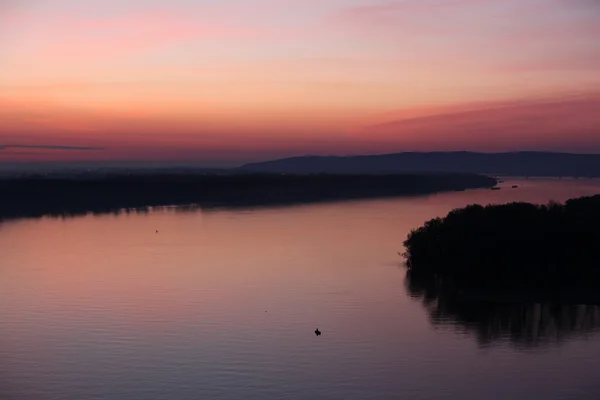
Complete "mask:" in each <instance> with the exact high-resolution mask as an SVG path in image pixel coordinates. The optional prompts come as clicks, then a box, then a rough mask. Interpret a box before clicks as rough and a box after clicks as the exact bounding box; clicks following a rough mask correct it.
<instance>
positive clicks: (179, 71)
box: [0, 0, 600, 163]
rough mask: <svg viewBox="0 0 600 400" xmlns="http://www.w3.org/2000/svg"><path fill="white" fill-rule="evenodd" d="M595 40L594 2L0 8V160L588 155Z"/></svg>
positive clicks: (599, 23) (598, 86)
mask: <svg viewBox="0 0 600 400" xmlns="http://www.w3.org/2000/svg"><path fill="white" fill-rule="evenodd" d="M599 37H600V2H598V1H597V0H543V1H542V0H396V1H394V0H390V1H376V0H361V1H359V0H319V1H317V0H304V1H302V2H292V1H287V0H219V1H216V0H204V1H192V0H170V1H162V0H153V1H142V0H132V1H127V2H124V1H121V0H102V1H100V0H98V1H95V0H89V1H85V2H83V1H78V0H28V1H22V2H21V1H8V2H2V3H0V58H1V60H2V62H1V63H0V161H34V160H56V161H58V160H175V161H199V162H207V163H211V162H214V163H217V162H230V163H239V162H244V161H249V160H256V159H264V158H274V157H281V156H289V155H298V154H309V153H312V154H359V153H379V152H391V151H415V150H423V151H431V150H480V151H514V150H555V151H569V152H600V117H599V115H600V113H599V111H598V110H600V41H599V40H598V38H599ZM86 147H90V149H85V148H86Z"/></svg>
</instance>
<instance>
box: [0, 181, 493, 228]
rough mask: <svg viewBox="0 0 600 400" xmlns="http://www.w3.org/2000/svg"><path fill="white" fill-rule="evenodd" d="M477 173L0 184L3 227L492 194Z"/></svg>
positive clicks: (488, 182) (0, 211)
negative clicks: (131, 212) (66, 219)
mask: <svg viewBox="0 0 600 400" xmlns="http://www.w3.org/2000/svg"><path fill="white" fill-rule="evenodd" d="M496 183H497V181H496V179H494V178H490V177H487V176H482V175H476V174H456V173H448V174H441V173H440V174H387V175H336V174H312V175H283V174H239V175H219V174H168V173H162V174H159V173H157V174H151V175H128V174H109V175H105V176H98V177H85V178H78V179H68V178H43V177H26V178H11V179H3V180H0V220H2V219H14V218H30V217H41V216H71V215H73V216H74V215H82V214H87V213H110V212H115V211H119V210H127V209H137V208H145V207H161V206H190V205H195V206H199V207H206V208H212V207H223V208H244V207H261V206H279V205H294V204H304V203H314V202H324V201H340V200H353V199H370V198H385V197H397V196H411V195H424V194H431V193H436V192H444V191H456V190H466V189H478V188H490V187H492V186H495V185H496Z"/></svg>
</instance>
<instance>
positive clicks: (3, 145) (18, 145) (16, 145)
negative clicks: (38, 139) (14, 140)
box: [0, 144, 106, 151]
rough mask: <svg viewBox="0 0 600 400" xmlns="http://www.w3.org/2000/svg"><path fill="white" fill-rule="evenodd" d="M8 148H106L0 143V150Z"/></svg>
mask: <svg viewBox="0 0 600 400" xmlns="http://www.w3.org/2000/svg"><path fill="white" fill-rule="evenodd" d="M8 149H37V150H68V151H104V150H106V149H105V148H103V147H91V146H63V145H29V144H0V150H8Z"/></svg>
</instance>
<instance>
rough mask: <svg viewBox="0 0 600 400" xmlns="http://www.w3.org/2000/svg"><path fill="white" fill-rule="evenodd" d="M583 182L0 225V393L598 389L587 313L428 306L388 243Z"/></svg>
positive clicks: (592, 322) (585, 393) (568, 194)
mask: <svg viewBox="0 0 600 400" xmlns="http://www.w3.org/2000/svg"><path fill="white" fill-rule="evenodd" d="M513 184H517V185H519V187H518V188H517V189H511V188H510V186H511V185H513ZM597 193H600V181H598V180H522V181H512V180H507V182H506V183H505V184H504V185H503V189H502V190H500V191H491V190H475V191H466V192H452V193H444V194H437V195H431V196H424V197H411V198H397V199H386V200H372V201H357V202H346V203H330V204H316V205H306V206H298V207H282V208H272V209H255V210H246V211H228V210H211V211H208V210H199V211H194V212H185V211H181V210H179V209H166V210H157V211H152V212H150V213H147V214H144V213H129V214H120V215H111V214H106V215H98V216H91V215H90V216H85V217H76V218H67V219H64V220H63V219H50V218H44V219H30V220H16V221H10V222H3V223H0V267H1V268H0V333H1V335H2V340H1V341H0V397H2V398H6V399H18V400H22V399H26V400H29V399H35V400H47V399H48V400H49V399H61V400H71V399H73V400H80V399H127V400H129V399H136V400H143V399H182V400H186V399H199V398H207V399H240V398H249V399H250V398H251V399H283V398H285V399H365V398H377V399H392V398H405V399H465V398H473V399H484V398H485V399H534V398H539V399H597V398H599V397H600V383H598V380H597V371H598V370H599V369H600V358H599V357H598V356H599V355H600V342H599V341H598V339H599V338H600V335H598V333H599V330H600V329H599V328H600V312H599V311H598V308H597V307H594V306H587V307H585V306H574V307H562V308H560V309H559V310H558V311H556V310H554V311H552V310H550V311H548V310H547V309H546V308H545V307H546V306H544V305H542V306H537V308H536V306H533V305H530V306H526V307H525V308H523V309H520V310H521V311H520V312H521V313H522V317H521V318H520V319H519V321H520V322H519V323H518V324H516V323H515V324H512V325H510V326H506V325H502V323H503V322H505V320H504V319H500V318H499V319H498V322H499V323H498V324H497V325H496V326H491V325H492V323H493V321H494V319H493V318H490V319H488V320H486V321H492V322H490V326H487V327H484V326H483V325H482V324H480V325H477V324H471V325H469V324H464V323H461V322H459V321H457V320H456V319H454V318H452V317H451V316H448V315H443V313H442V314H441V315H437V316H435V315H434V316H433V317H431V318H430V313H429V312H428V310H427V309H426V308H425V307H423V305H422V304H421V301H420V300H417V299H415V298H413V297H411V295H409V294H407V290H406V288H405V283H404V280H405V271H404V269H403V268H402V266H401V263H402V259H401V258H400V257H399V256H398V254H397V252H399V251H400V252H402V247H401V246H402V241H403V240H404V238H405V237H406V235H407V234H408V232H409V231H410V230H411V229H413V228H416V227H418V226H420V225H421V224H422V223H423V222H424V221H425V220H427V219H430V218H433V217H435V216H443V215H445V214H446V213H447V212H448V211H449V210H451V209H452V208H456V207H462V206H465V205H467V204H472V203H481V204H488V203H500V202H508V201H521V200H522V201H529V202H535V203H546V202H548V201H549V200H557V201H564V200H566V199H568V198H572V197H578V196H582V195H592V194H597ZM156 230H158V232H156ZM523 310H526V311H523ZM527 310H528V311H527ZM532 315H533V316H534V317H533V318H531V316H532ZM557 315H558V316H557ZM475 319H476V318H475ZM315 328H319V329H320V330H321V331H322V332H323V334H322V336H320V337H316V336H315V335H314V333H313V331H314V329H315ZM486 329H487V330H486ZM490 331H494V332H497V333H499V335H497V336H494V337H491V336H490V335H488V336H486V332H490ZM504 333H505V334H504ZM486 337H487V338H488V339H489V338H490V337H491V340H487V341H486V340H483V339H485V338H486Z"/></svg>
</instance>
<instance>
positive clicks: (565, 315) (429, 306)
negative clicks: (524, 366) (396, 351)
mask: <svg viewBox="0 0 600 400" xmlns="http://www.w3.org/2000/svg"><path fill="white" fill-rule="evenodd" d="M405 286H406V291H407V293H408V295H409V296H411V297H412V298H413V299H416V300H418V301H420V302H421V304H422V305H423V307H424V308H425V310H426V311H427V313H428V316H429V319H430V322H431V324H432V325H433V326H434V327H436V328H451V329H458V330H459V331H461V332H463V333H466V334H468V335H472V336H474V337H475V338H476V340H477V342H478V344H479V345H480V346H492V345H495V344H499V343H509V344H510V345H512V346H514V347H517V348H521V349H536V348H544V347H547V346H553V345H560V344H562V343H564V342H565V341H567V340H569V339H574V338H579V339H582V338H587V337H589V336H591V335H595V334H597V333H598V332H600V306H598V305H589V304H587V305H586V304H565V303H551V302H528V303H522V302H510V301H493V300H466V299H463V298H462V297H460V296H459V295H457V294H455V293H450V292H448V291H445V290H443V289H441V287H440V285H439V284H438V282H435V281H434V280H431V279H422V278H416V277H414V276H412V274H410V273H409V272H407V274H406V279H405ZM502 297H507V296H502Z"/></svg>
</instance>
